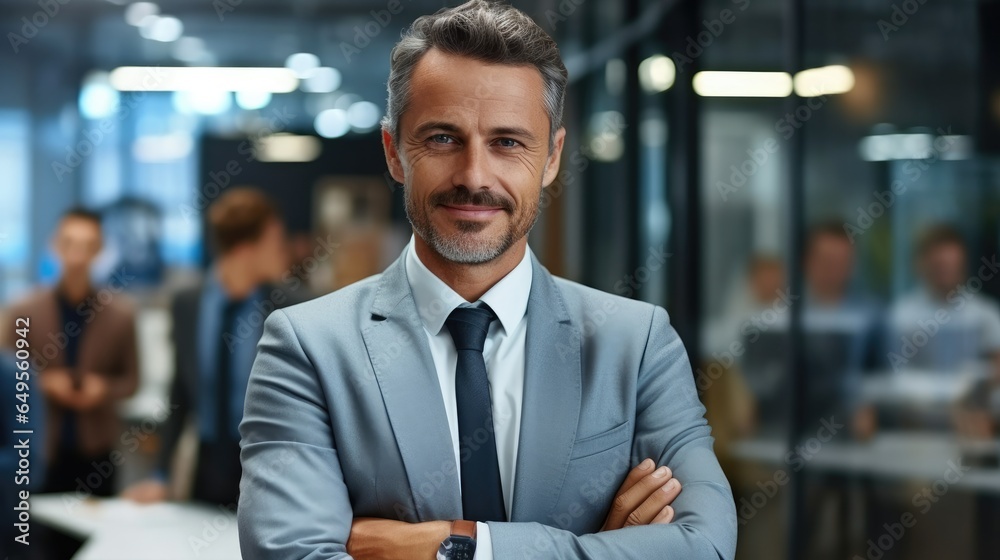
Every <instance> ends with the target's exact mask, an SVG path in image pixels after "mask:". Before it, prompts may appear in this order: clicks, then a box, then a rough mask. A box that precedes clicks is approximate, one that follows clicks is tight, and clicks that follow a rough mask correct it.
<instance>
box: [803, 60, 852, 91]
mask: <svg viewBox="0 0 1000 560" xmlns="http://www.w3.org/2000/svg"><path fill="white" fill-rule="evenodd" d="M794 82H795V95H798V96H799V97H818V96H820V95H836V94H838V93H847V92H849V91H851V89H853V88H854V72H852V71H851V69H850V68H848V67H847V66H843V65H840V64H836V65H833V66H822V67H820V68H810V69H808V70H803V71H801V72H799V73H798V74H796V75H795V80H794Z"/></svg>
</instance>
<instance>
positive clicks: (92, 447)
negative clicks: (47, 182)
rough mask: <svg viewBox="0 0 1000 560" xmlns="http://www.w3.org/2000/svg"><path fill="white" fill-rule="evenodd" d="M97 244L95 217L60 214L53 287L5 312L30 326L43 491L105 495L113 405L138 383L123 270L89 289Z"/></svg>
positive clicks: (110, 472) (114, 428) (114, 465)
mask: <svg viewBox="0 0 1000 560" xmlns="http://www.w3.org/2000/svg"><path fill="white" fill-rule="evenodd" d="M101 244H102V236H101V222H100V218H99V216H97V215H96V214H94V213H92V212H89V211H86V210H81V209H74V210H70V211H69V212H67V213H66V214H65V215H63V217H62V219H61V220H60V222H59V225H58V228H57V229H56V233H55V236H54V239H53V249H54V251H55V253H56V254H57V256H58V259H59V263H60V265H61V271H62V272H61V276H60V279H59V282H58V283H57V284H56V285H55V286H53V287H48V288H42V289H39V290H37V291H36V292H34V293H32V294H30V295H29V296H27V297H26V298H25V299H23V300H22V301H20V302H18V303H16V304H14V305H13V306H12V307H11V308H10V309H9V310H8V316H9V317H10V318H11V319H12V321H13V318H18V317H23V318H26V319H28V320H29V321H30V330H29V336H28V342H29V345H30V349H31V364H32V367H33V370H34V375H35V376H38V382H39V387H40V388H41V391H42V393H43V394H44V396H45V401H46V405H47V414H46V417H45V426H46V430H45V432H46V433H45V442H44V445H45V447H44V449H45V457H46V460H47V464H48V469H47V474H46V477H45V482H44V484H43V488H42V490H43V491H44V492H70V491H73V492H77V495H78V496H79V495H81V494H83V495H90V494H93V495H98V496H109V495H111V494H112V493H113V490H114V488H113V486H114V478H115V474H116V471H117V469H118V468H119V467H120V466H121V464H122V462H123V461H124V457H123V456H122V455H121V453H118V452H114V453H112V451H113V450H114V447H115V444H116V442H118V440H119V439H120V438H121V435H122V430H123V429H122V427H121V421H120V418H119V417H118V413H117V411H116V408H115V406H116V404H117V403H118V402H119V401H121V400H122V399H124V398H126V397H129V396H130V395H132V394H133V393H135V390H136V386H137V384H138V360H137V352H136V335H135V310H134V307H133V305H132V303H131V302H130V301H129V300H128V298H127V297H126V296H125V294H123V293H122V291H123V290H124V289H125V288H126V286H127V284H128V281H129V277H128V275H127V274H125V271H118V272H117V273H116V275H115V276H114V277H113V278H112V279H111V282H110V283H109V285H108V286H106V287H96V286H94V285H92V283H91V280H90V268H91V264H92V263H93V261H94V259H95V258H96V257H97V255H98V253H99V252H100V251H101ZM11 324H13V322H11ZM7 331H8V332H6V333H5V334H4V336H5V337H8V340H5V344H4V346H8V347H9V346H11V342H12V341H10V340H9V337H10V335H11V332H9V331H11V329H7Z"/></svg>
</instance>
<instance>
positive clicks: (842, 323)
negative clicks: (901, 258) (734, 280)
mask: <svg viewBox="0 0 1000 560" xmlns="http://www.w3.org/2000/svg"><path fill="white" fill-rule="evenodd" d="M802 266H803V276H804V280H805V297H804V305H803V311H802V323H803V331H804V336H803V344H804V347H805V352H804V358H805V368H804V371H803V372H801V374H803V375H805V376H807V379H806V380H805V382H806V404H805V406H804V408H805V410H807V411H808V414H809V416H808V418H807V422H808V423H809V424H810V426H816V427H817V428H818V427H819V426H820V425H822V424H821V423H822V422H824V421H826V422H827V425H828V426H838V425H843V426H851V428H852V429H853V432H854V434H855V435H856V436H857V437H859V438H862V439H865V438H868V437H870V436H871V433H872V431H873V430H874V425H875V420H874V414H875V413H874V409H873V408H872V407H871V406H864V405H862V404H861V398H860V382H861V376H862V374H863V373H864V372H868V371H873V370H876V369H877V368H878V367H879V365H880V360H879V349H880V348H881V346H880V342H881V340H880V334H879V333H880V328H879V324H880V321H879V305H878V304H877V303H876V302H875V301H874V300H873V299H872V298H870V297H867V296H865V295H863V294H859V293H858V292H857V291H856V290H853V289H852V288H851V282H852V279H853V277H854V267H855V246H854V243H853V242H852V241H851V238H850V236H849V235H848V234H847V232H846V231H845V230H844V225H843V222H842V221H829V222H820V223H818V224H816V225H814V226H813V227H812V228H810V230H809V233H808V237H807V238H806V243H805V247H804V254H803V257H802ZM813 429H814V428H812V427H810V428H809V430H810V431H812V430H813ZM846 435H847V434H846V433H837V432H834V433H832V434H831V437H833V438H836V439H844V438H845V436H846ZM805 476H806V480H808V482H809V483H808V485H807V486H806V488H807V493H806V503H807V506H806V507H807V508H808V509H809V510H810V511H814V512H816V515H815V516H814V517H813V518H812V522H811V523H810V524H809V525H808V531H809V533H808V543H809V544H808V547H809V558H811V559H816V560H820V559H824V558H830V559H833V558H843V557H846V556H848V554H847V551H846V550H845V549H844V548H843V547H844V546H846V544H847V543H846V541H843V540H840V541H838V540H837V535H846V534H848V532H849V529H850V527H849V524H847V523H845V522H844V521H845V520H846V519H848V515H847V511H848V508H849V504H850V502H849V496H850V490H851V484H850V483H849V479H845V478H844V477H842V476H839V475H836V474H830V473H824V472H814V471H813V472H806V473H805ZM834 528H835V529H836V530H831V529H834Z"/></svg>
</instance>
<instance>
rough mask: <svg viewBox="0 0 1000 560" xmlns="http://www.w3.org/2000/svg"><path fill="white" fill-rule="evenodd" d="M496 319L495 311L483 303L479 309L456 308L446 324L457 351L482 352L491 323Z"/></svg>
mask: <svg viewBox="0 0 1000 560" xmlns="http://www.w3.org/2000/svg"><path fill="white" fill-rule="evenodd" d="M495 318H496V315H494V313H493V310H492V309H490V307H489V306H488V305H486V304H485V303H481V304H479V306H478V307H456V308H455V310H454V311H452V312H451V315H448V318H447V319H446V320H445V322H444V324H445V325H446V326H447V327H448V332H450V333H451V338H452V339H454V341H455V349H456V350H475V351H476V352H482V351H483V346H484V345H485V344H486V334H487V333H488V332H489V330H490V322H491V321H493V319H495Z"/></svg>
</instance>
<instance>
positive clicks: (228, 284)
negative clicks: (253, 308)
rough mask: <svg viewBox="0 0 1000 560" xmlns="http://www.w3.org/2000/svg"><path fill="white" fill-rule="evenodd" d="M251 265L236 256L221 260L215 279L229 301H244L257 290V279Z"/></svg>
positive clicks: (225, 257)
mask: <svg viewBox="0 0 1000 560" xmlns="http://www.w3.org/2000/svg"><path fill="white" fill-rule="evenodd" d="M251 265H252V263H250V262H249V261H248V260H247V259H243V258H239V257H238V256H235V255H230V256H223V257H221V258H219V261H218V264H217V265H216V271H215V277H216V278H217V279H218V280H219V283H220V284H222V291H223V292H225V293H226V296H227V297H228V298H229V299H234V300H235V299H243V298H245V297H247V296H249V295H250V293H251V292H253V291H254V289H256V288H257V279H256V277H255V276H254V274H253V271H252V269H251Z"/></svg>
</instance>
